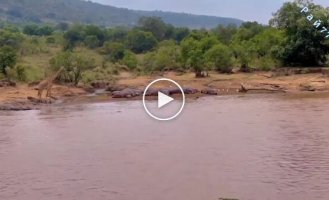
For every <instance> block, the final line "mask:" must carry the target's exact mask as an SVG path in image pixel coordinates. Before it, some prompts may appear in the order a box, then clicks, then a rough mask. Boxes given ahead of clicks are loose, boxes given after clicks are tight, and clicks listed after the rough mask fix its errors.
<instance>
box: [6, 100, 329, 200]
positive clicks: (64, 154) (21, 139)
mask: <svg viewBox="0 0 329 200" xmlns="http://www.w3.org/2000/svg"><path fill="white" fill-rule="evenodd" d="M328 113H329V101H328V98H313V99H312V98H302V99H300V98H288V97H277V96H271V95H269V96H261V95H259V96H257V95H256V96H233V97H214V98H212V97H211V98H201V99H199V100H197V101H191V102H188V104H187V107H186V109H185V111H184V112H183V114H182V115H181V116H180V117H179V118H177V119H176V120H174V121H171V122H157V121H155V120H153V119H151V118H149V117H148V116H147V114H146V113H145V112H144V110H143V109H142V105H141V102H138V101H133V102H119V103H106V104H88V105H84V104H81V105H74V106H63V107H53V108H48V109H44V110H41V111H27V112H0V199H13V200H29V199H33V200H34V199H47V200H49V199H61V200H62V199H70V200H71V199H81V200H90V199H95V200H103V199H115V200H131V199H135V200H154V199H160V200H168V199H174V200H200V199H202V200H206V199H209V200H212V199H213V200H216V199H218V198H219V197H231V198H239V199H246V200H263V199H268V200H276V199H280V200H304V199H305V200H306V199H307V200H309V199H319V200H327V199H328V198H329V124H328V118H329V114H328Z"/></svg>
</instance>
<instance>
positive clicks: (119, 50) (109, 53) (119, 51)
mask: <svg viewBox="0 0 329 200" xmlns="http://www.w3.org/2000/svg"><path fill="white" fill-rule="evenodd" d="M101 53H102V54H105V55H106V58H107V59H109V60H110V61H111V62H114V63H115V62H118V61H119V60H121V59H122V58H123V57H124V56H125V46H124V45H123V44H122V43H119V42H105V43H104V46H103V48H102V50H101Z"/></svg>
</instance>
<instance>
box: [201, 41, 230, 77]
mask: <svg viewBox="0 0 329 200" xmlns="http://www.w3.org/2000/svg"><path fill="white" fill-rule="evenodd" d="M205 62H206V65H207V66H208V67H209V68H211V69H216V70H218V71H220V72H224V73H230V72H232V51H231V50H230V49H229V48H228V47H227V46H226V45H223V44H217V45H215V46H213V47H212V48H211V49H209V50H208V51H207V52H206V54H205Z"/></svg>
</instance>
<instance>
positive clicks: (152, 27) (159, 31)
mask: <svg viewBox="0 0 329 200" xmlns="http://www.w3.org/2000/svg"><path fill="white" fill-rule="evenodd" d="M138 26H139V28H140V29H141V30H143V31H146V32H151V33H152V34H153V35H154V36H155V38H156V39H157V40H158V41H162V40H164V39H165V38H166V33H167V31H168V32H169V31H171V30H169V29H170V28H169V27H168V26H167V25H166V24H165V23H164V22H163V21H162V19H161V18H159V17H141V18H140V19H139V21H138ZM167 34H168V33H167ZM169 35H170V34H169Z"/></svg>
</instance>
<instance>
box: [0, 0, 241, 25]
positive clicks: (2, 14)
mask: <svg viewBox="0 0 329 200" xmlns="http://www.w3.org/2000/svg"><path fill="white" fill-rule="evenodd" d="M142 16H148V17H151V16H156V17H161V18H162V19H163V20H164V21H165V22H166V23H170V24H173V25H174V26H184V27H189V28H213V27H215V26H217V25H218V24H222V25H228V24H231V23H232V24H236V25H240V24H241V23H242V21H241V20H238V19H231V18H224V17H210V16H200V15H190V14H183V13H170V12H160V11H154V12H147V11H134V10H128V9H122V8H116V7H113V6H105V5H101V4H97V3H93V2H91V1H85V0H1V2H0V19H5V20H7V21H9V22H11V23H15V24H26V23H38V24H41V23H59V22H69V23H83V24H95V25H99V26H106V27H114V26H128V27H132V26H135V25H137V22H138V19H139V18H140V17H142Z"/></svg>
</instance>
